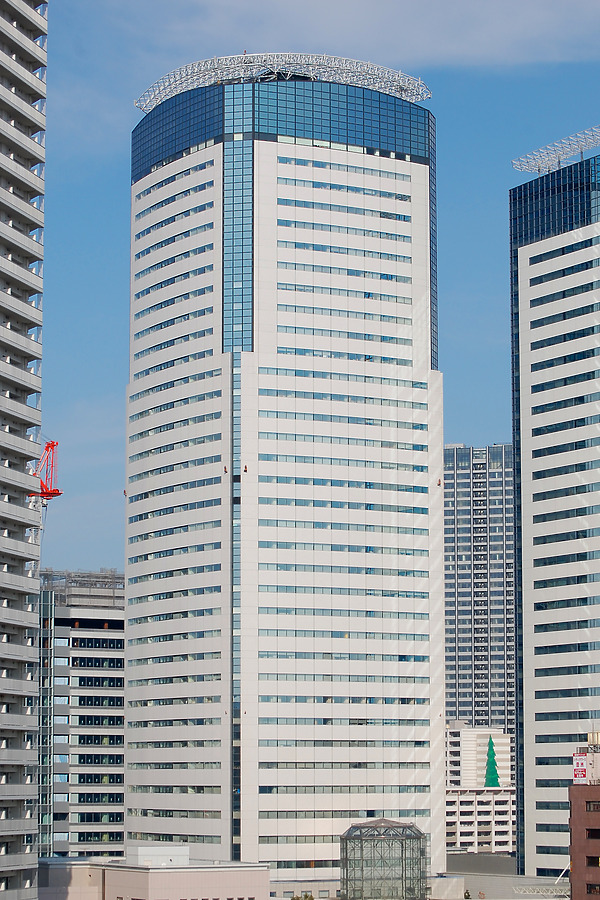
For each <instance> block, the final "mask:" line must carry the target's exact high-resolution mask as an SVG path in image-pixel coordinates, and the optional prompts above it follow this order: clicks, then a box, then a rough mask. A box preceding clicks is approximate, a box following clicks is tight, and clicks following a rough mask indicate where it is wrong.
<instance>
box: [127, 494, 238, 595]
mask: <svg viewBox="0 0 600 900" xmlns="http://www.w3.org/2000/svg"><path fill="white" fill-rule="evenodd" d="M220 505H221V498H220V497H211V498H209V499H208V500H195V501H192V502H191V503H180V504H178V505H177V506H165V507H163V508H162V509H152V510H150V511H149V512H145V513H138V514H137V515H135V516H130V517H129V519H128V520H127V521H128V522H129V524H130V525H131V524H133V523H134V522H145V521H146V520H147V519H154V518H156V517H157V516H169V515H174V514H175V513H178V512H191V511H192V510H194V509H206V508H207V507H209V506H220ZM129 602H131V601H129Z"/></svg>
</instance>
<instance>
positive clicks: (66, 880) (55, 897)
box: [39, 847, 270, 900]
mask: <svg viewBox="0 0 600 900" xmlns="http://www.w3.org/2000/svg"><path fill="white" fill-rule="evenodd" d="M186 849H187V848H183V847H180V848H177V850H175V849H174V848H172V847H164V848H159V850H158V851H155V852H154V853H153V854H152V858H151V859H144V858H143V854H141V855H135V854H134V855H132V856H128V857H127V859H126V860H121V861H114V862H111V861H99V860H98V861H90V860H62V859H61V860H57V859H47V860H40V891H39V897H40V900H124V898H126V897H129V898H134V897H138V898H144V900H157V898H159V897H160V898H162V900H181V897H182V896H185V897H191V898H196V895H197V900H269V893H270V892H269V868H268V866H267V865H266V864H262V865H260V864H254V865H242V864H241V863H208V862H206V863H204V864H202V865H190V863H189V859H188V858H187V855H186V854H185V853H182V850H186ZM146 855H147V854H146Z"/></svg>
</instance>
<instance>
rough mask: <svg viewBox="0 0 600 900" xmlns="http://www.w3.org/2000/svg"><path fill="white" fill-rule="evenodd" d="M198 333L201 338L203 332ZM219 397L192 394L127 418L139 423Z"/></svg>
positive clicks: (217, 393)
mask: <svg viewBox="0 0 600 900" xmlns="http://www.w3.org/2000/svg"><path fill="white" fill-rule="evenodd" d="M209 331H210V332H212V328H211V329H209ZM199 333H200V335H201V336H202V334H203V332H199ZM197 335H198V333H196V335H191V337H196V336H197ZM221 396H222V391H221V390H215V391H205V393H203V394H193V395H192V396H191V397H182V398H181V399H180V400H170V401H167V402H166V403H161V404H160V406H152V407H150V408H149V409H144V410H141V411H140V412H138V413H134V414H133V415H131V416H129V421H130V422H139V421H140V420H141V419H146V418H147V417H148V416H155V415H157V414H158V413H161V412H165V410H167V409H177V408H179V407H180V406H189V405H190V404H192V403H204V402H205V401H206V400H215V399H216V398H218V397H221ZM180 468H181V466H180ZM134 477H135V476H134ZM130 480H131V479H130ZM136 480H137V479H136Z"/></svg>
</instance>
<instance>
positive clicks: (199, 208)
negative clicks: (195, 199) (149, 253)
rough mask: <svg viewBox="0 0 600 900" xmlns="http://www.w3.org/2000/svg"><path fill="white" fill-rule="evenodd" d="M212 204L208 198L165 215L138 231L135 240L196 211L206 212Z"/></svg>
mask: <svg viewBox="0 0 600 900" xmlns="http://www.w3.org/2000/svg"><path fill="white" fill-rule="evenodd" d="M214 205H215V204H214V201H213V200H208V201H207V202H206V203H202V204H200V206H194V207H192V208H191V209H185V210H183V212H180V213H177V214H176V215H173V216H167V218H166V219H162V220H161V221H160V222H155V224H154V225H150V227H149V228H144V229H143V230H142V231H138V233H137V234H136V235H135V240H136V241H139V240H140V239H141V238H144V237H147V236H148V235H149V234H152V233H153V232H155V231H158V230H159V229H161V228H166V227H167V226H168V225H172V224H173V223H174V222H180V221H181V220H182V219H189V217H190V216H195V215H198V213H202V212H206V210H207V209H214Z"/></svg>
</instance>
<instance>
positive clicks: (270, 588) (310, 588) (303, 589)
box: [258, 584, 429, 662]
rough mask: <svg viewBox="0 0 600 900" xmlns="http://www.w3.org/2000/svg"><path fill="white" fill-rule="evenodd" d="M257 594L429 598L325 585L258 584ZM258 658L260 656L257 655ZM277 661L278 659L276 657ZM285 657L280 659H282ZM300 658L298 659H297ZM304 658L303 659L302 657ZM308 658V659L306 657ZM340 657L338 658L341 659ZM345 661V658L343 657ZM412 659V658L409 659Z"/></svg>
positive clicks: (422, 594) (414, 593)
mask: <svg viewBox="0 0 600 900" xmlns="http://www.w3.org/2000/svg"><path fill="white" fill-rule="evenodd" d="M258 592H259V593H265V594H309V595H311V596H318V595H321V594H322V595H323V596H326V597H386V598H389V599H390V600H393V599H398V598H403V599H415V600H427V599H428V598H429V594H428V593H427V591H402V590H394V589H393V588H353V587H345V586H344V587H338V586H337V585H325V584H294V585H291V584H259V585H258ZM259 656H260V654H259ZM277 658H278V659H279V658H280V657H277ZM284 658H287V657H281V659H284ZM289 658H290V659H294V658H296V657H289ZM298 658H300V657H298ZM302 658H304V657H302ZM307 658H308V657H307ZM310 658H311V659H312V657H310ZM317 658H318V659H321V658H322V659H325V658H327V659H328V658H329V657H321V656H319V657H315V659H317ZM341 658H342V657H340V659H341ZM343 658H344V659H346V658H347V657H343ZM350 658H351V659H355V658H356V659H362V657H358V656H357V657H353V656H352V657H350ZM366 658H367V659H371V656H367V657H366ZM411 658H412V657H411ZM394 661H396V662H397V661H398V660H396V658H395V657H394V659H393V660H392V659H391V658H390V660H389V662H394Z"/></svg>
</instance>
